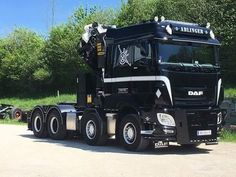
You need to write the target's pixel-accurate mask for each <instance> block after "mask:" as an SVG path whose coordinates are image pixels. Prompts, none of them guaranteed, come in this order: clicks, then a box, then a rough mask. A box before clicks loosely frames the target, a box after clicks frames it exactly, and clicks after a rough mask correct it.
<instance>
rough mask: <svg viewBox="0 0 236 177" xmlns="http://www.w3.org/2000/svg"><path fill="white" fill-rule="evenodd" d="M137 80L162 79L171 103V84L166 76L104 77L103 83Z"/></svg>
mask: <svg viewBox="0 0 236 177" xmlns="http://www.w3.org/2000/svg"><path fill="white" fill-rule="evenodd" d="M137 81H163V82H164V83H165V85H166V88H167V90H168V93H169V96H170V101H171V104H172V105H173V99H172V92H171V84H170V80H169V79H168V78H167V77H166V76H130V77H114V78H104V83H116V82H137Z"/></svg>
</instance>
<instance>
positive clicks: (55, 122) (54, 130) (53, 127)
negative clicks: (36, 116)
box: [50, 117, 59, 134]
mask: <svg viewBox="0 0 236 177" xmlns="http://www.w3.org/2000/svg"><path fill="white" fill-rule="evenodd" d="M50 128H51V131H52V133H53V134H56V133H57V132H58V130H59V122H58V119H57V118H56V117H52V119H51V122H50Z"/></svg>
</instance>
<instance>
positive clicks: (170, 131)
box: [163, 129, 174, 134]
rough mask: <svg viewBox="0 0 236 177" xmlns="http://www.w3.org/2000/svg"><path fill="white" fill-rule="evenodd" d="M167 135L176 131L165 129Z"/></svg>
mask: <svg viewBox="0 0 236 177" xmlns="http://www.w3.org/2000/svg"><path fill="white" fill-rule="evenodd" d="M163 131H164V132H165V133H166V134H173V133H174V130H168V129H163Z"/></svg>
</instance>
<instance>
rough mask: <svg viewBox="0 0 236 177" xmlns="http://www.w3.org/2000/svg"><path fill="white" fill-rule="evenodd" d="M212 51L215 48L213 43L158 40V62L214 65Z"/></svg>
mask: <svg viewBox="0 0 236 177" xmlns="http://www.w3.org/2000/svg"><path fill="white" fill-rule="evenodd" d="M214 51H216V50H215V47H214V46H213V45H206V44H197V43H187V42H171V43H170V42H163V41H159V42H158V62H159V63H163V62H164V63H190V64H211V65H214V64H215V63H216V59H215V55H214V53H215V52H214Z"/></svg>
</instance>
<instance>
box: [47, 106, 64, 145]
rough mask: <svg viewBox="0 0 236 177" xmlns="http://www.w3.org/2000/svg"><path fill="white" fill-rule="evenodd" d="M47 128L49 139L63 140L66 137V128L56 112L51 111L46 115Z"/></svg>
mask: <svg viewBox="0 0 236 177" xmlns="http://www.w3.org/2000/svg"><path fill="white" fill-rule="evenodd" d="M47 128H48V133H49V136H50V138H52V139H54V140H64V139H65V137H66V127H65V124H64V123H63V122H62V117H61V115H60V113H59V112H58V111H57V110H52V111H51V112H50V113H49V115H48V121H47Z"/></svg>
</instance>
